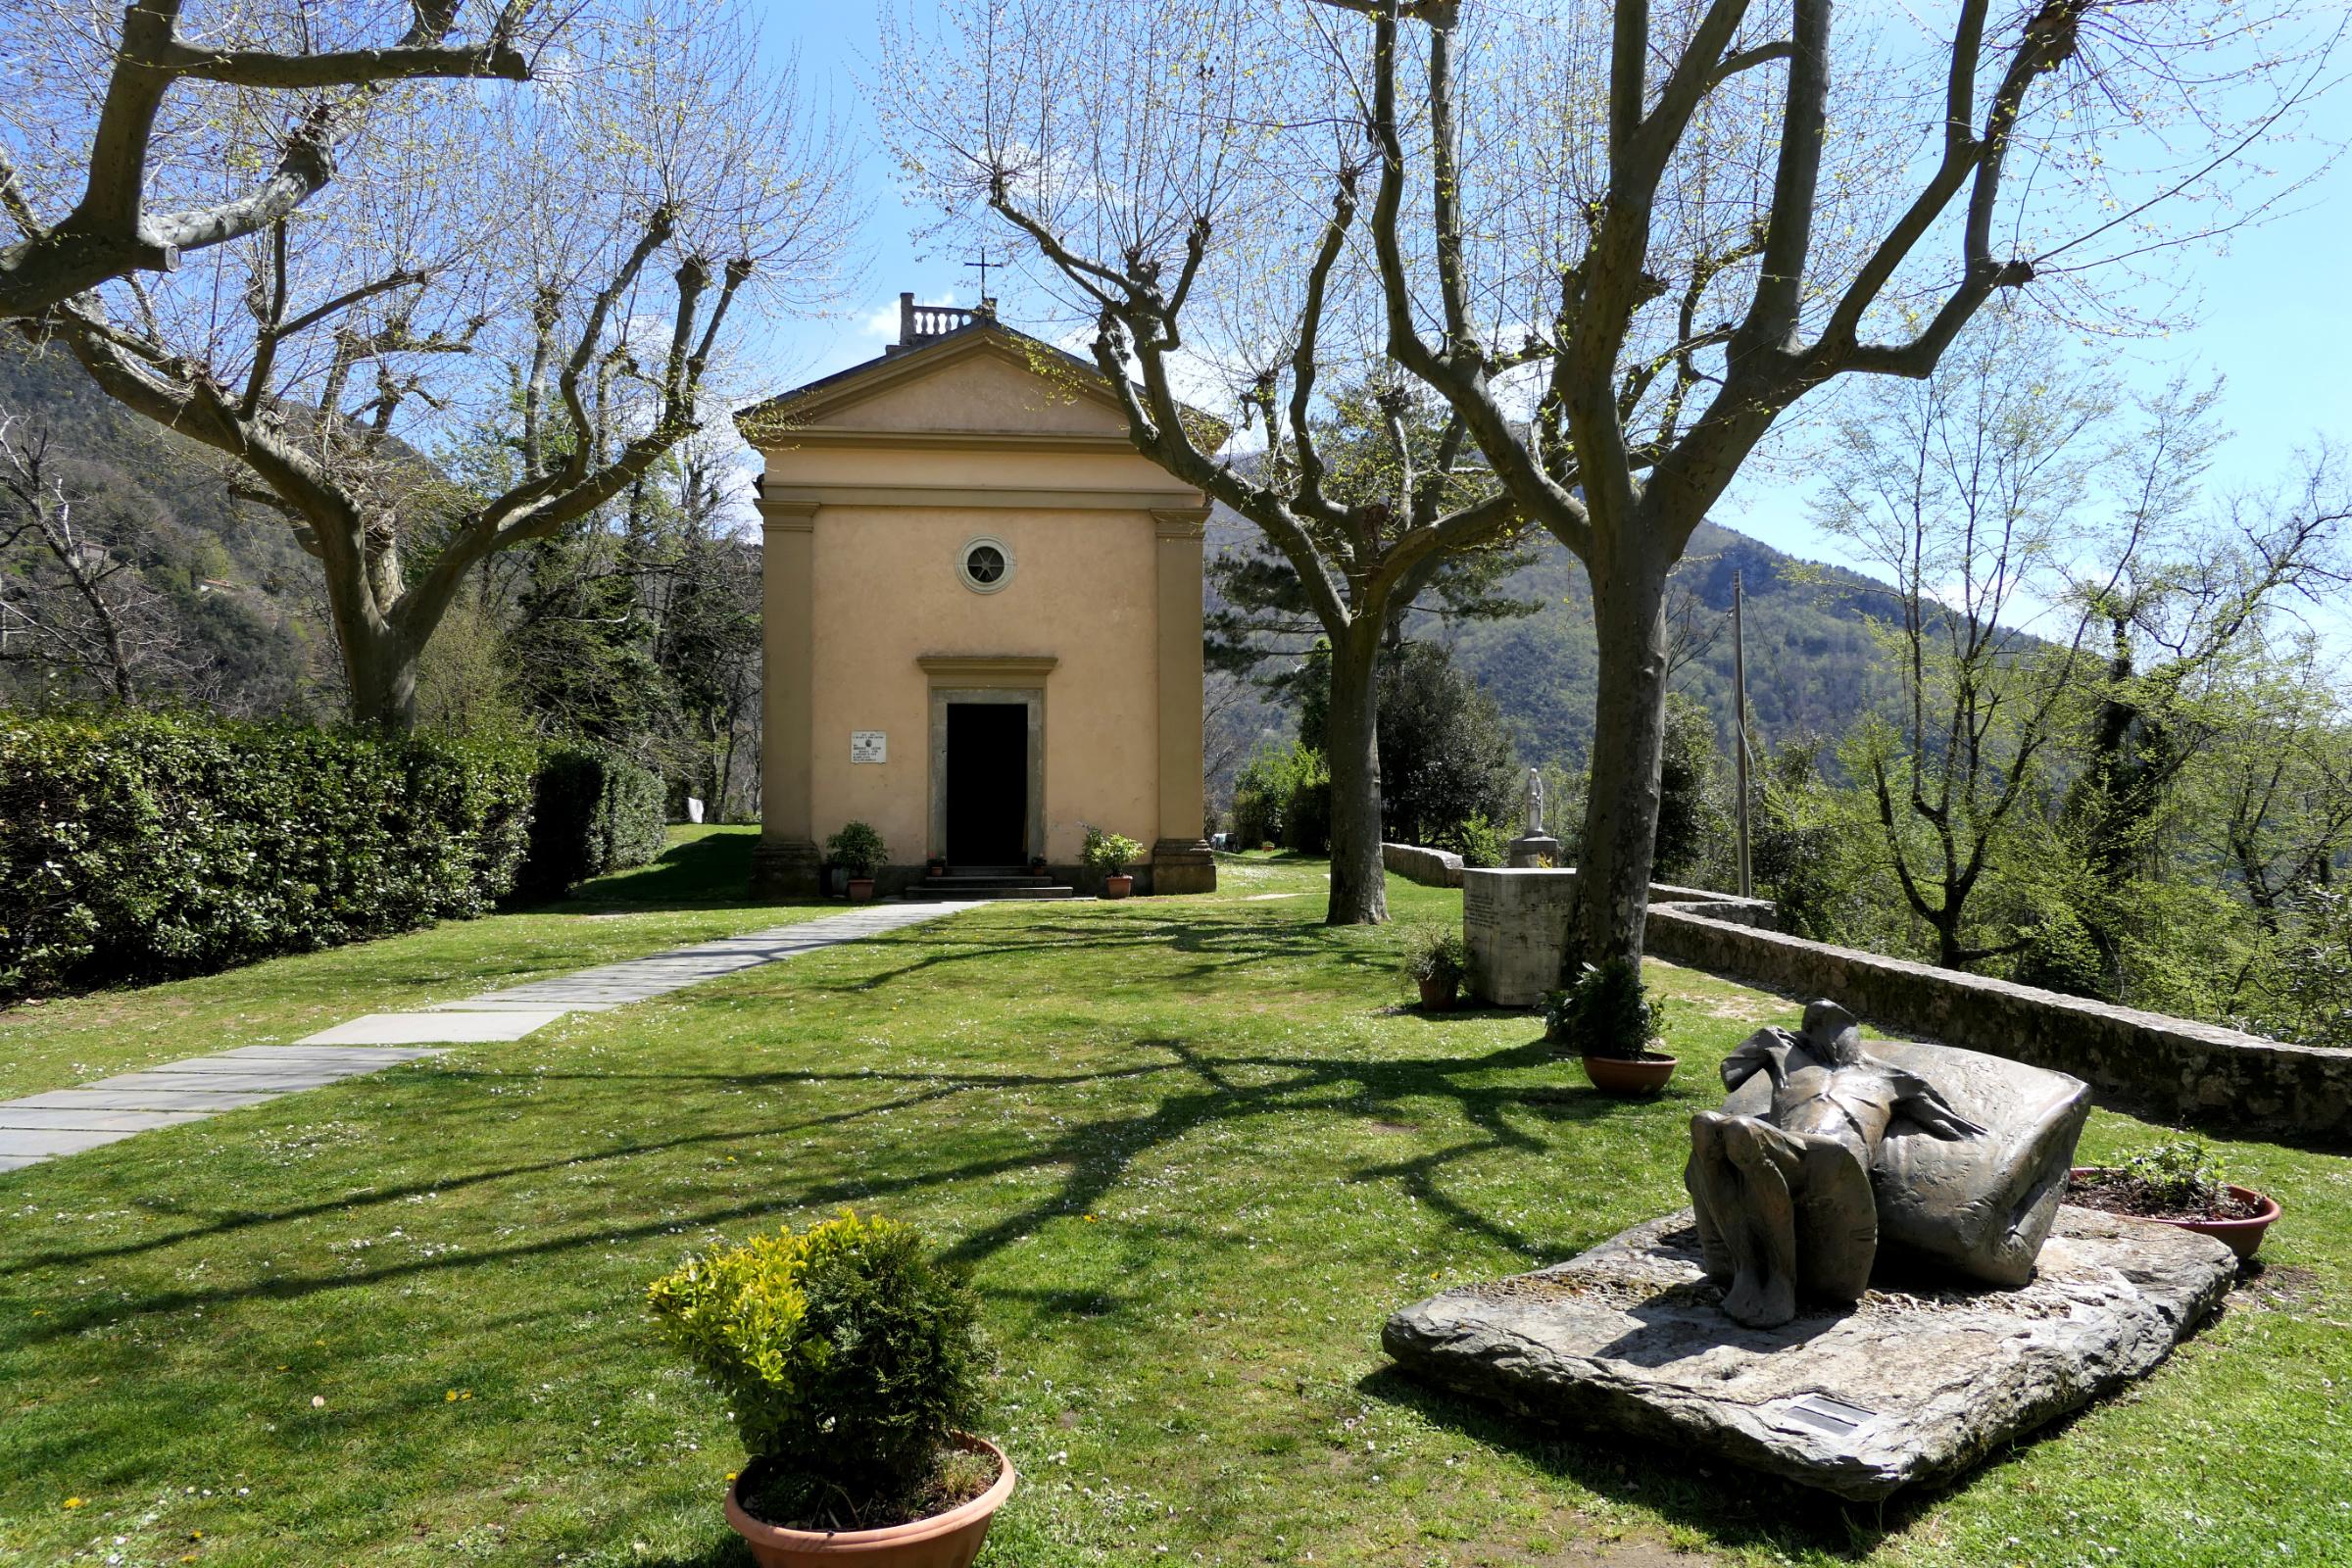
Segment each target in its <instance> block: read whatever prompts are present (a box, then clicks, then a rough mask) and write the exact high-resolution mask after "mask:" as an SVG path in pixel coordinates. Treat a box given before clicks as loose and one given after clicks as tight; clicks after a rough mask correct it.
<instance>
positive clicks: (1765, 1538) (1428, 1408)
mask: <svg viewBox="0 0 2352 1568" xmlns="http://www.w3.org/2000/svg"><path fill="white" fill-rule="evenodd" d="M1356 1388H1357V1389H1358V1390H1359V1391H1360V1392H1361V1393H1363V1395H1364V1396H1365V1397H1368V1398H1373V1399H1378V1400H1380V1401H1381V1402H1382V1403H1384V1404H1391V1405H1396V1406H1398V1407H1400V1408H1403V1409H1407V1410H1411V1411H1412V1412H1414V1413H1415V1414H1416V1415H1418V1416H1419V1417H1421V1418H1422V1419H1423V1420H1425V1421H1427V1422H1429V1423H1430V1424H1431V1425H1432V1426H1438V1427H1444V1428H1446V1429H1447V1430H1448V1431H1452V1432H1456V1433H1459V1434H1460V1435H1461V1436H1463V1437H1465V1438H1468V1439H1470V1440H1471V1441H1472V1442H1474V1443H1477V1444H1478V1445H1480V1446H1482V1447H1488V1448H1493V1449H1496V1450H1498V1451H1500V1452H1505V1453H1510V1454H1515V1455H1517V1456H1518V1457H1519V1458H1520V1459H1522V1460H1524V1461H1525V1462H1526V1463H1527V1464H1528V1465H1529V1466H1530V1467H1531V1468H1533V1469H1535V1470H1538V1471H1540V1472H1542V1473H1543V1474H1544V1475H1548V1476H1554V1477H1558V1478H1559V1479H1561V1480H1565V1481H1570V1482H1574V1483H1575V1484H1576V1485H1578V1486H1581V1487H1584V1488H1586V1489H1588V1490H1590V1491H1592V1492H1595V1493H1598V1494H1600V1495H1602V1496H1605V1497H1609V1498H1612V1499H1614V1500H1616V1501H1618V1502H1629V1503H1634V1504H1638V1505H1640V1506H1642V1507H1644V1508H1648V1509H1651V1510H1653V1511H1655V1512H1656V1513H1658V1514H1659V1515H1661V1516H1663V1517H1664V1518H1666V1519H1669V1520H1671V1521H1673V1522H1674V1523H1676V1524H1680V1525H1685V1526H1688V1527H1690V1528H1691V1529H1694V1530H1698V1531H1701V1532H1703V1533H1704V1534H1706V1535H1707V1536H1708V1537H1709V1538H1710V1539H1711V1540H1713V1542H1714V1543H1715V1544H1717V1545H1718V1546H1721V1547H1724V1548H1726V1549H1732V1548H1738V1547H1768V1548H1777V1549H1779V1550H1782V1551H1789V1550H1812V1551H1822V1552H1827V1553H1829V1554H1831V1555H1833V1556H1837V1557H1843V1558H1847V1559H1849V1560H1859V1559H1861V1558H1864V1557H1867V1556H1869V1555H1870V1553H1871V1552H1873V1551H1874V1550H1876V1549H1877V1548H1878V1546H1879V1545H1880V1544H1881V1543H1883V1542H1884V1541H1886V1540H1887V1537H1889V1536H1892V1535H1897V1534H1900V1533H1901V1532H1902V1530H1903V1529H1904V1528H1906V1527H1907V1526H1908V1525H1909V1524H1910V1523H1911V1521H1912V1520H1913V1519H1914V1518H1915V1517H1917V1516H1918V1514H1919V1513H1920V1512H1921V1511H1922V1510H1921V1507H1920V1504H1919V1503H1918V1502H1917V1501H1914V1500H1913V1499H1912V1498H1911V1497H1910V1495H1909V1494H1905V1495H1901V1496H1898V1497H1895V1498H1890V1499H1888V1500H1887V1502H1885V1503H1858V1502H1847V1501H1844V1500H1843V1499H1841V1498H1838V1497H1835V1496H1832V1495H1830V1494H1828V1493H1825V1492H1818V1491H1815V1490H1814V1489H1812V1488H1810V1487H1800V1486H1798V1485H1796V1484H1795V1483H1793V1482H1789V1481H1784V1480H1782V1479H1781V1478H1779V1477H1777V1476H1770V1475H1766V1474H1764V1473H1762V1472H1760V1471H1751V1470H1747V1469H1743V1468H1741V1467H1740V1466H1739V1465H1735V1464H1732V1463H1730V1462H1729V1461H1726V1460H1720V1459H1699V1458H1694V1457H1692V1455H1691V1452H1690V1450H1688V1449H1686V1448H1680V1447H1670V1446H1666V1445H1663V1444H1658V1443H1652V1442H1648V1441H1646V1440H1642V1439H1639V1438H1634V1437H1630V1436H1627V1435H1626V1434H1623V1433H1618V1432H1609V1433H1591V1434H1587V1433H1583V1432H1579V1431H1575V1430H1572V1429H1568V1428H1562V1427H1557V1426H1552V1425H1549V1424H1546V1423H1544V1422H1542V1421H1538V1420H1536V1419H1534V1418H1533V1417H1529V1416H1522V1415H1519V1414H1516V1413H1514V1412H1512V1411H1509V1410H1506V1409H1504V1408H1502V1407H1501V1406H1499V1405H1495V1404H1490V1403H1487V1402H1485V1401H1483V1400H1479V1399H1473V1398H1470V1397H1467V1396H1464V1395H1458V1394H1455V1393H1452V1392H1451V1391H1449V1390H1445V1389H1440V1388H1436V1387H1433V1386H1431V1385H1429V1384H1425V1383H1422V1382H1419V1381H1417V1380H1416V1379H1414V1378H1412V1377H1410V1376H1408V1375H1406V1373H1405V1372H1404V1371H1403V1370H1402V1369H1401V1368H1399V1367H1397V1365H1395V1364H1394V1363H1391V1364H1388V1365H1385V1366H1382V1367H1380V1368H1378V1369H1376V1370H1375V1371H1373V1372H1371V1373H1368V1374H1367V1375H1365V1376H1364V1377H1362V1378H1360V1379H1358V1380H1357V1382H1356ZM1933 1497H1934V1495H1930V1499H1929V1500H1933Z"/></svg>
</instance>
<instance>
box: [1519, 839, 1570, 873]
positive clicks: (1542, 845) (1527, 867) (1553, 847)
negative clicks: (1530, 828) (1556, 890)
mask: <svg viewBox="0 0 2352 1568" xmlns="http://www.w3.org/2000/svg"><path fill="white" fill-rule="evenodd" d="M1507 858H1508V860H1509V863H1510V864H1511V865H1512V866H1514V867H1516V868H1517V869H1519V870H1522V871H1534V870H1539V869H1541V870H1550V869H1552V868H1554V867H1556V866H1557V865H1558V864H1559V863H1560V841H1559V840H1558V839H1555V838H1552V837H1551V836H1549V835H1548V834H1544V833H1535V834H1527V835H1522V836H1521V837H1519V838H1515V839H1513V840H1511V844H1510V854H1509V856H1508V857H1507Z"/></svg>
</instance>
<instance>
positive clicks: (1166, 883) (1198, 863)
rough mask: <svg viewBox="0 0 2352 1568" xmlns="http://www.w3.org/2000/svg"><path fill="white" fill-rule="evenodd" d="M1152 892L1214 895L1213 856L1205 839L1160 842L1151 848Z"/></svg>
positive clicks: (1215, 881)
mask: <svg viewBox="0 0 2352 1568" xmlns="http://www.w3.org/2000/svg"><path fill="white" fill-rule="evenodd" d="M1216 891H1217V857H1216V852H1215V851H1213V850H1211V849H1210V848H1209V847H1208V841H1207V840H1206V839H1161V840H1160V841H1159V842H1158V843H1156V844H1154V845H1152V892H1153V893H1155V894H1159V893H1214V892H1216Z"/></svg>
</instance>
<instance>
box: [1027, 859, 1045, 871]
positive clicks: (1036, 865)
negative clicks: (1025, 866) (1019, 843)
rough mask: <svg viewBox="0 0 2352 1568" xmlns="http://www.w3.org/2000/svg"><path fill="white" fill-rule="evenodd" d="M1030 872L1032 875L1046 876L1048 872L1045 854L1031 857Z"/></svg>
mask: <svg viewBox="0 0 2352 1568" xmlns="http://www.w3.org/2000/svg"><path fill="white" fill-rule="evenodd" d="M1029 874H1030V875H1031V876H1044V875H1045V874H1046V858H1045V857H1044V856H1042V855H1032V856H1031V857H1029Z"/></svg>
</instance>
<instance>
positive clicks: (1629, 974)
mask: <svg viewBox="0 0 2352 1568" xmlns="http://www.w3.org/2000/svg"><path fill="white" fill-rule="evenodd" d="M1665 1023H1666V1004H1665V1001H1664V1000H1663V999H1662V998H1652V997H1651V996H1650V995H1649V994H1648V993H1647V992H1646V991H1645V990H1644V989H1643V988H1642V972H1641V971H1640V970H1639V969H1637V968H1635V967H1634V965H1633V963H1632V962H1631V961H1630V960H1628V959H1625V958H1611V959H1610V960H1609V961H1608V962H1606V963H1603V964H1591V963H1588V964H1586V965H1585V966H1584V972H1583V973H1582V974H1580V975H1579V976H1577V980H1576V983H1575V984H1574V985H1572V986H1570V987H1569V988H1568V989H1567V990H1565V991H1555V992H1553V993H1552V994H1551V995H1550V996H1549V997H1547V998H1546V999H1545V1000H1544V1024H1545V1034H1546V1037H1547V1038H1549V1039H1552V1040H1556V1041H1558V1042H1560V1043H1561V1044H1562V1045H1565V1046H1566V1047H1568V1049H1569V1050H1571V1051H1574V1052H1576V1053H1577V1054H1579V1055H1585V1056H1618V1057H1622V1058H1624V1059H1626V1060H1628V1061H1631V1060H1635V1059H1638V1058H1639V1057H1640V1056H1641V1055H1642V1053H1643V1052H1645V1051H1647V1050H1648V1049H1649V1048H1650V1042H1651V1041H1653V1040H1656V1039H1657V1038H1658V1037H1659V1034H1660V1032H1661V1031H1662V1030H1663V1029H1664V1027H1665Z"/></svg>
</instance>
